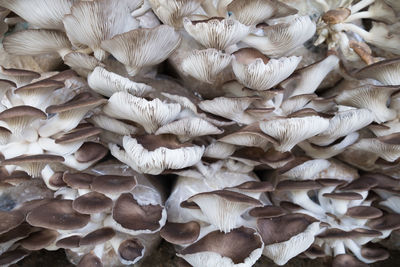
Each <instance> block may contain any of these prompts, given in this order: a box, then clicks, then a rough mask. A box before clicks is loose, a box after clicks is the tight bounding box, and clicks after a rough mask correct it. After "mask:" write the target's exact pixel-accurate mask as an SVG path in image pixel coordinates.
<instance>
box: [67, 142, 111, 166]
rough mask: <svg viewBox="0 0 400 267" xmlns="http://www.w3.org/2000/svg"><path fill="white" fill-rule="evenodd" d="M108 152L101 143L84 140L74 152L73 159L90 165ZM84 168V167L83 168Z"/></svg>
mask: <svg viewBox="0 0 400 267" xmlns="http://www.w3.org/2000/svg"><path fill="white" fill-rule="evenodd" d="M107 153H108V149H107V148H106V147H104V146H103V145H101V144H99V143H95V142H85V143H84V144H83V145H82V146H81V147H80V148H79V149H78V150H77V151H76V152H75V154H74V159H75V160H76V161H77V162H78V163H84V164H86V165H88V167H89V166H90V165H92V164H93V163H95V162H96V161H99V160H101V159H102V158H104V157H105V156H106V155H107ZM84 169H86V168H84Z"/></svg>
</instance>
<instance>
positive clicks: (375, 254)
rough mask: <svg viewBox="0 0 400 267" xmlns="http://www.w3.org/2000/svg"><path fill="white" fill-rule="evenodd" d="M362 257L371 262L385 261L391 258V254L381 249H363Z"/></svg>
mask: <svg viewBox="0 0 400 267" xmlns="http://www.w3.org/2000/svg"><path fill="white" fill-rule="evenodd" d="M361 256H362V257H363V258H365V259H367V260H370V261H383V260H386V259H387V258H389V256H390V255H389V252H387V251H386V250H385V249H381V248H368V247H363V248H361Z"/></svg>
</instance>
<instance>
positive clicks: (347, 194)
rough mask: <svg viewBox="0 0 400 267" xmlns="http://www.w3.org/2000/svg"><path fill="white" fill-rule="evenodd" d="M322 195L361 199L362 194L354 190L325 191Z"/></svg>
mask: <svg viewBox="0 0 400 267" xmlns="http://www.w3.org/2000/svg"><path fill="white" fill-rule="evenodd" d="M322 196H324V197H326V198H331V199H342V200H361V199H363V197H362V195H360V194H358V193H354V192H336V193H325V194H323V195H322Z"/></svg>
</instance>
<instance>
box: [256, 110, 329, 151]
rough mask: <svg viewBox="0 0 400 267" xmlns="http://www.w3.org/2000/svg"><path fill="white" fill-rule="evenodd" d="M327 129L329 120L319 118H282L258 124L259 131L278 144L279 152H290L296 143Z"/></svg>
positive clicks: (276, 146)
mask: <svg viewBox="0 0 400 267" xmlns="http://www.w3.org/2000/svg"><path fill="white" fill-rule="evenodd" d="M328 127H329V120H327V119H325V118H322V117H320V116H306V117H294V118H282V119H276V120H270V121H262V122H260V129H261V130H262V131H263V132H264V133H266V134H268V135H269V136H271V137H273V138H274V139H275V140H277V141H278V142H279V145H274V147H275V149H276V150H277V151H280V152H286V151H289V150H291V149H292V148H293V147H294V146H295V145H296V144H297V143H300V142H301V141H303V140H305V139H308V138H310V137H312V136H315V135H317V134H319V133H321V132H323V131H325V130H326V129H327V128H328Z"/></svg>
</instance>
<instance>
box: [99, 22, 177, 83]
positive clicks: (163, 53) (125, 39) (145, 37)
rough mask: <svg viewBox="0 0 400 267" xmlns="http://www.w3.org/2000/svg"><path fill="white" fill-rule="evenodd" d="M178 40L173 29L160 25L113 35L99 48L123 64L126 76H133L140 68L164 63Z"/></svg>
mask: <svg viewBox="0 0 400 267" xmlns="http://www.w3.org/2000/svg"><path fill="white" fill-rule="evenodd" d="M180 40H181V37H180V35H179V33H177V32H176V31H175V30H174V29H173V28H171V27H170V26H167V25H161V26H158V27H155V28H150V29H145V28H141V29H137V30H132V31H129V32H125V33H122V34H118V35H115V36H114V37H113V38H111V39H109V40H105V41H103V42H102V43H101V48H103V49H104V50H106V51H107V52H109V53H111V54H112V55H113V56H114V57H115V58H116V59H117V60H118V61H119V62H121V63H123V64H124V65H125V68H126V70H127V72H128V74H129V75H132V76H133V75H136V74H137V73H138V71H139V70H140V68H141V67H145V66H151V65H156V64H158V63H160V62H162V61H164V60H165V59H166V58H167V57H168V56H169V55H170V54H171V53H172V52H173V51H174V50H175V49H176V48H177V47H178V45H179V44H180ZM155 51H157V53H155Z"/></svg>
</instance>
